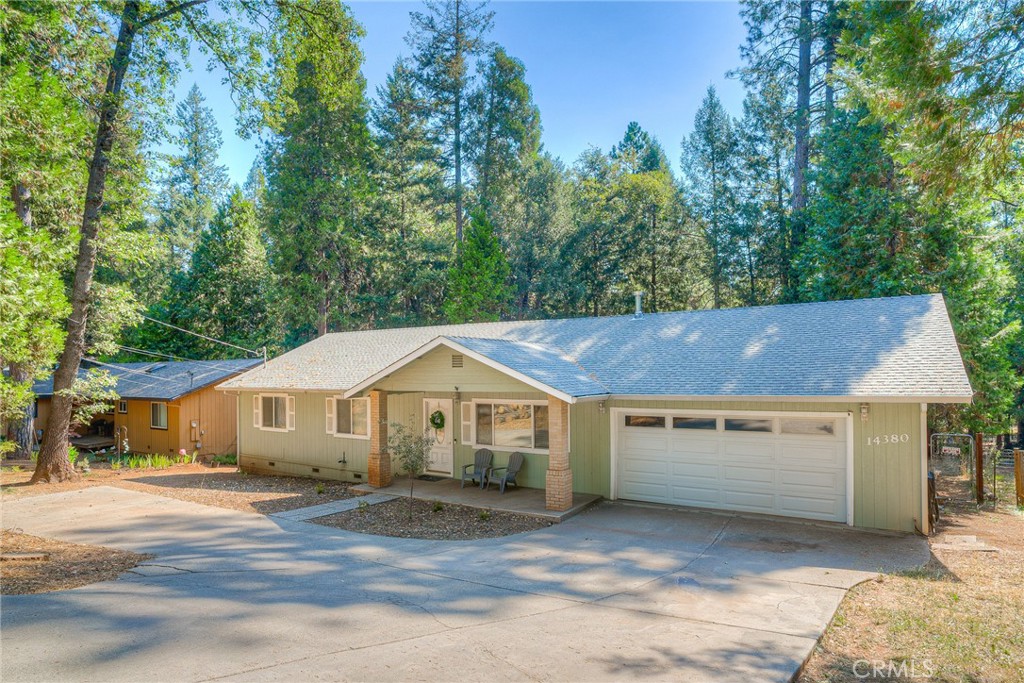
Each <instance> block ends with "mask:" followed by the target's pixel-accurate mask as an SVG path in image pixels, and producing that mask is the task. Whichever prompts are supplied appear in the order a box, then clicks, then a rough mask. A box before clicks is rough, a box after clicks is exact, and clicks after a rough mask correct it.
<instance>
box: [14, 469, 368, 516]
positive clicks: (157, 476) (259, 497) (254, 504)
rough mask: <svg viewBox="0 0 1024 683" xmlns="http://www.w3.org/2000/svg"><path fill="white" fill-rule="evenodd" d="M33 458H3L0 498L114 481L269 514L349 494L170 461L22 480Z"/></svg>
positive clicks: (344, 489) (337, 486)
mask: <svg viewBox="0 0 1024 683" xmlns="http://www.w3.org/2000/svg"><path fill="white" fill-rule="evenodd" d="M14 467H20V468H21V470H22V471H20V472H14V471H10V470H11V469H12V468H14ZM32 467H33V463H31V462H29V461H26V462H22V463H17V462H6V461H5V462H4V467H3V471H0V502H2V501H4V500H12V499H14V498H19V497H24V496H39V495H44V494H47V493H56V492H58V491H73V490H76V489H81V488H87V487H90V486H117V487H120V488H124V489H130V490H133V491H141V492H143V493H152V494H155V495H158V496H167V497H169V498H177V499H179V500H187V501H189V502H191V503H199V504H201V505H213V506H215V507H223V508H229V509H231V510H240V511H242V512H255V513H259V514H264V515H265V514H270V513H273V512H282V511H284V510H294V509H296V508H301V507H307V506H309V505H318V504H320V503H327V502H330V501H333V500H341V499H343V498H349V497H351V495H352V494H351V493H349V490H348V484H346V483H343V482H337V481H318V480H315V479H304V478H300V477H271V476H262V475H252V474H245V473H243V472H238V471H237V470H236V469H235V468H234V467H233V466H232V467H209V466H207V465H199V464H196V465H175V466H173V467H170V468H167V469H162V470H157V469H149V470H126V469H121V470H111V469H110V465H108V464H105V463H97V464H94V465H93V466H92V472H91V473H89V474H84V475H82V477H81V478H80V479H79V480H78V481H69V482H63V483H59V484H31V485H30V484H28V480H29V479H30V478H31V476H32Z"/></svg>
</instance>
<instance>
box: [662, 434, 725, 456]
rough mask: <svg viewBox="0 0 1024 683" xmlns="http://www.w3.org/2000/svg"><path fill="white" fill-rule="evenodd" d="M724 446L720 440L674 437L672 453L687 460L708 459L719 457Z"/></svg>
mask: <svg viewBox="0 0 1024 683" xmlns="http://www.w3.org/2000/svg"><path fill="white" fill-rule="evenodd" d="M721 447H722V444H721V442H720V441H719V440H718V439H707V438H694V439H687V438H685V437H683V438H680V437H678V436H673V438H672V445H671V448H670V451H671V453H672V454H673V455H678V456H683V457H686V458H696V457H699V456H705V457H707V458H715V459H717V458H718V457H719V452H720V450H721Z"/></svg>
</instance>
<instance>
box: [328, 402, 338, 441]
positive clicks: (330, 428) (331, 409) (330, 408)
mask: <svg viewBox="0 0 1024 683" xmlns="http://www.w3.org/2000/svg"><path fill="white" fill-rule="evenodd" d="M337 405H338V402H337V401H335V400H334V397H333V396H328V397H327V433H328V434H333V433H334V410H335V408H336V407H337Z"/></svg>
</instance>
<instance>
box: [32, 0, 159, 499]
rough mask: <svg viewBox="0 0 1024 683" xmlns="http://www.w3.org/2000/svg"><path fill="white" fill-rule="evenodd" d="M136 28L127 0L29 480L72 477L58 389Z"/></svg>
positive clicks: (78, 327)
mask: <svg viewBox="0 0 1024 683" xmlns="http://www.w3.org/2000/svg"><path fill="white" fill-rule="evenodd" d="M139 29H140V25H139V0H127V1H126V2H125V5H124V9H123V10H122V12H121V27H120V29H119V30H118V34H117V44H116V46H115V47H114V55H113V57H112V58H111V60H110V72H109V73H108V74H107V84H106V87H105V89H104V92H103V99H102V100H101V102H100V109H99V123H98V124H97V127H96V146H95V148H94V150H93V156H92V162H91V163H90V164H89V182H88V185H87V186H86V193H85V209H84V211H83V215H82V236H81V239H80V241H79V244H78V260H77V262H76V264H75V279H74V282H73V284H72V287H71V316H70V317H69V318H68V324H67V331H68V334H67V338H66V339H65V340H64V351H63V352H62V353H61V355H60V366H59V367H58V368H57V371H56V372H55V373H54V375H53V399H52V400H51V401H50V411H51V412H50V419H49V423H48V426H47V429H46V434H45V436H44V437H43V444H42V447H41V448H40V450H39V460H38V462H37V463H36V470H35V472H34V473H33V474H32V483H35V482H39V481H64V480H66V479H71V478H75V477H77V476H78V475H77V474H76V473H75V469H74V467H72V466H71V463H70V462H69V461H68V430H69V429H70V427H71V415H72V398H71V396H68V395H65V394H64V393H63V392H64V391H65V390H67V389H70V388H71V386H72V384H74V381H75V378H76V377H77V376H78V368H79V366H80V365H81V363H82V355H83V354H84V353H85V324H86V316H87V315H88V312H89V311H88V308H89V294H90V291H91V290H92V278H93V271H94V270H95V268H96V249H97V240H96V236H97V233H98V232H99V228H100V215H101V213H102V210H103V193H104V190H105V188H106V182H107V171H108V169H109V167H110V150H111V149H112V148H113V145H114V136H115V133H116V131H115V124H116V120H117V115H118V113H119V111H120V109H121V85H122V83H123V82H124V75H125V72H126V71H127V70H128V63H129V60H130V57H131V50H132V42H133V41H134V40H135V35H136V34H137V33H138V31H139Z"/></svg>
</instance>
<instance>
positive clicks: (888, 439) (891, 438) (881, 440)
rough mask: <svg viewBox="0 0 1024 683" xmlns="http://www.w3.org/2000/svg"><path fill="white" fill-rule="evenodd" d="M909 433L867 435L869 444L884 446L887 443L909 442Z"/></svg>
mask: <svg viewBox="0 0 1024 683" xmlns="http://www.w3.org/2000/svg"><path fill="white" fill-rule="evenodd" d="M909 442H910V434H882V435H881V436H869V437H868V445H869V446H884V445H885V444H888V443H909Z"/></svg>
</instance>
